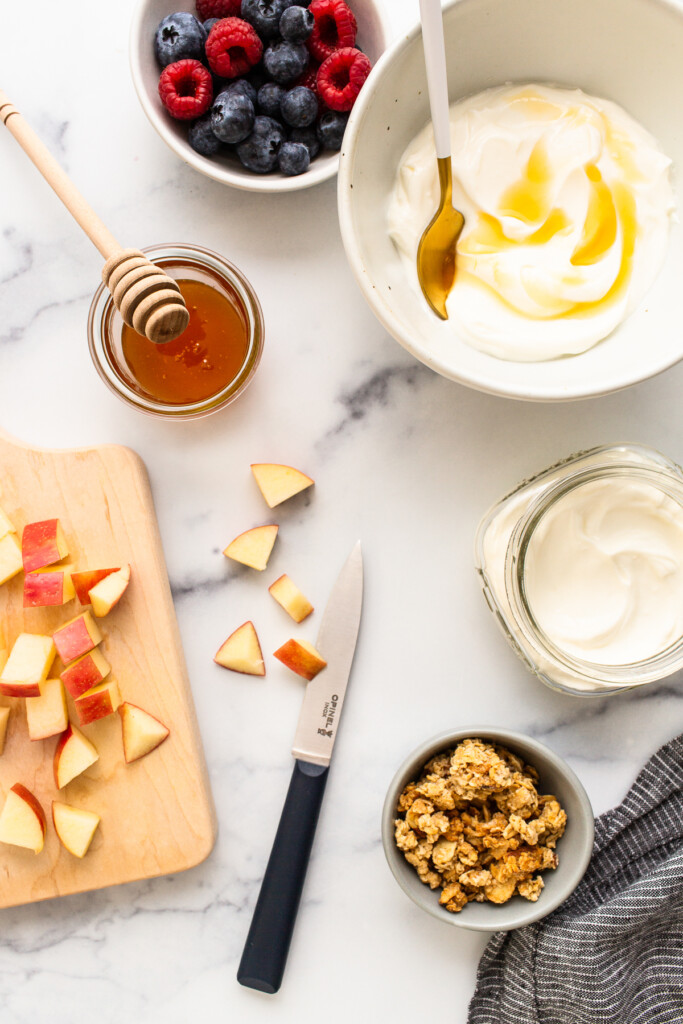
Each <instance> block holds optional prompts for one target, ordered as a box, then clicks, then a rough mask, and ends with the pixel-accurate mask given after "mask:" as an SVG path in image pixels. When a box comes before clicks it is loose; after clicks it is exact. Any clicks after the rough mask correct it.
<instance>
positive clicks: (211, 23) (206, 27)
mask: <svg viewBox="0 0 683 1024" xmlns="http://www.w3.org/2000/svg"><path fill="white" fill-rule="evenodd" d="M220 20H221V19H220V18H207V19H206V21H203V22H202V26H203V28H204V31H205V32H206V34H207V36H208V34H209V32H210V31H211V29H212V28H213V26H214V25H215V24H216V22H217V21H220Z"/></svg>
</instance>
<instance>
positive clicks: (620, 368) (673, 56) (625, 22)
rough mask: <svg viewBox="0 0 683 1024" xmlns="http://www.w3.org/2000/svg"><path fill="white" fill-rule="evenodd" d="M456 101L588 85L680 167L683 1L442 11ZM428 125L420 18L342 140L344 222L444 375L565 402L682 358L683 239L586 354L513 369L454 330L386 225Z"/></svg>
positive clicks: (360, 257) (532, 2)
mask: <svg viewBox="0 0 683 1024" xmlns="http://www.w3.org/2000/svg"><path fill="white" fill-rule="evenodd" d="M444 24H445V33H446V52H447V56H448V86H449V93H450V99H451V102H454V101H455V100H457V99H460V98H462V97H464V96H467V95H471V94H473V93H476V92H479V91H480V90H482V89H487V88H489V87H491V86H494V85H501V84H503V83H506V82H540V83H550V84H556V85H560V86H565V87H579V88H581V89H583V90H584V91H585V92H588V93H592V94H594V95H597V96H603V97H606V98H607V99H611V100H615V101H616V102H617V103H619V104H621V106H623V107H624V108H625V109H626V111H627V112H628V113H630V114H631V115H632V116H633V117H635V118H636V119H637V120H638V121H640V122H641V124H643V125H644V127H645V128H647V129H648V130H649V131H650V132H652V134H653V135H654V136H655V137H656V138H657V139H658V140H659V142H660V144H661V145H662V147H663V148H664V150H665V151H666V153H667V154H668V155H669V156H670V157H672V159H673V161H674V185H675V184H676V181H675V172H676V169H677V168H678V167H680V166H683V59H682V55H683V6H680V5H678V4H677V3H675V2H668V0H514V2H513V0H455V2H453V3H450V4H448V5H447V6H446V7H445V8H444ZM428 120H429V104H428V97H427V83H426V76H425V69H424V57H423V50H422V38H421V34H420V29H419V26H417V27H416V28H415V29H414V30H413V31H412V32H410V33H409V34H408V35H407V36H405V37H403V38H402V39H400V40H399V41H398V42H397V43H395V44H394V46H393V47H391V49H389V50H387V52H386V53H385V54H384V56H383V57H382V59H381V60H380V62H379V64H378V65H377V67H376V68H375V70H374V72H373V75H372V78H371V79H369V80H368V82H367V83H366V86H365V88H364V90H363V92H362V93H361V95H360V96H359V98H358V101H357V102H356V105H355V107H354V109H353V111H352V114H351V118H350V120H349V125H348V128H347V130H346V135H345V138H344V145H343V152H342V160H341V165H340V170H339V217H340V222H341V230H342V238H343V240H344V246H345V248H346V254H347V257H348V259H349V263H350V265H351V268H352V270H353V272H354V274H355V276H356V279H357V281H358V283H359V284H360V287H361V289H362V291H363V294H364V295H365V298H366V299H367V301H368V303H369V304H370V306H371V308H372V310H373V312H374V313H375V315H376V316H377V317H378V319H379V320H380V321H381V323H382V324H383V325H384V326H385V327H386V329H387V330H388V331H389V333H390V334H392V335H393V336H394V338H396V340H397V341H399V342H400V343H401V344H402V345H403V346H404V347H405V348H406V349H408V351H409V352H412V354H413V355H414V356H416V357H417V358H418V359H419V360H421V362H423V363H425V364H426V365H427V366H430V367H432V369H434V370H436V371H437V372H438V373H441V374H443V375H444V376H445V377H450V378H451V379H452V380H456V381H459V382H460V383H462V384H466V385H468V386H469V387H473V388H477V389H478V390H480V391H486V392H489V393H491V394H496V395H505V396H508V397H512V398H522V399H528V400H533V401H565V400H569V399H576V398H585V397H588V396H592V395H602V394H606V393H608V392H611V391H617V390H619V389H620V388H624V387H627V386H628V385H630V384H634V383H635V382H637V381H640V380H644V379H645V378H647V377H651V376H653V375H654V374H656V373H659V372H661V371H662V370H665V369H667V367H669V366H672V365H673V364H674V363H676V362H678V361H679V360H680V359H681V358H682V357H683V316H682V314H681V294H682V292H683V233H682V231H681V228H680V226H679V225H678V224H675V225H674V226H673V230H672V232H671V240H670V245H669V251H668V255H667V259H666V263H665V265H664V267H663V269H662V271H661V273H660V275H659V277H658V278H657V281H656V282H655V284H654V286H653V287H652V289H651V290H650V291H649V292H648V294H647V295H646V297H645V300H644V301H643V302H642V303H641V306H640V308H638V309H637V310H636V311H635V312H634V313H633V314H632V315H631V316H630V317H629V318H628V319H627V320H626V321H625V322H624V323H623V324H621V326H620V327H619V328H618V329H617V330H616V331H614V333H613V334H612V335H611V336H610V337H609V338H607V339H605V340H604V341H603V342H601V343H600V344H598V345H596V346H595V347H594V348H592V349H590V350H589V351H588V352H585V353H583V354H581V355H577V356H571V357H567V358H564V359H558V360H551V361H546V362H540V363H514V362H508V361H505V360H500V359H496V358H494V357H493V356H489V355H486V354H485V353H483V352H479V351H477V350H476V349H474V348H471V347H470V346H469V345H466V344H465V343H464V342H462V341H460V340H459V339H457V338H455V337H454V336H453V334H452V332H451V330H450V329H449V328H448V326H447V325H446V324H444V323H442V322H441V321H439V320H438V319H437V318H436V317H435V316H434V314H433V313H432V312H431V311H430V310H429V308H428V306H427V304H426V302H425V301H424V299H423V298H422V296H421V295H419V294H418V293H417V290H414V289H413V288H412V287H411V286H410V285H409V284H408V281H407V276H406V274H405V272H404V270H403V268H402V266H401V262H400V259H399V256H398V254H397V252H396V250H395V249H394V246H393V244H392V242H391V239H390V238H389V235H388V232H387V224H386V204H387V197H388V195H389V192H390V190H391V188H392V186H393V182H394V176H395V173H396V168H397V166H398V162H399V159H400V157H401V155H402V153H403V151H404V149H405V147H406V146H407V145H408V143H409V142H410V141H411V139H412V138H413V137H414V136H415V135H416V134H417V132H418V131H419V130H420V129H421V128H422V127H424V125H425V124H426V123H427V122H428Z"/></svg>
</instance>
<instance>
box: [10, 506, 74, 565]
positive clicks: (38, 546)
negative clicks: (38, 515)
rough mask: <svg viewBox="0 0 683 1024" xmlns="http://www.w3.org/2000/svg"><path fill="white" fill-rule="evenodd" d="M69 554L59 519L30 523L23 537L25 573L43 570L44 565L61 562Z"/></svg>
mask: <svg viewBox="0 0 683 1024" xmlns="http://www.w3.org/2000/svg"><path fill="white" fill-rule="evenodd" d="M68 554H69V548H68V546H67V543H66V540H65V538H64V534H63V532H62V527H61V525H60V523H59V519H44V520H42V522H39V523H29V524H28V526H25V527H24V532H23V533H22V535H21V555H22V560H23V563H24V572H33V571H34V570H35V569H42V568H43V566H44V565H53V564H54V563H55V562H61V560H62V559H63V558H66V556H67V555H68Z"/></svg>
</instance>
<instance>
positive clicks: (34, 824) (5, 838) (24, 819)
mask: <svg viewBox="0 0 683 1024" xmlns="http://www.w3.org/2000/svg"><path fill="white" fill-rule="evenodd" d="M45 829H46V821H45V813H44V811H43V808H42V807H41V806H40V804H39V803H38V801H37V800H36V798H35V797H34V795H33V793H31V792H29V790H28V789H26V787H25V786H22V784H21V783H20V782H17V783H15V784H14V785H13V786H12V788H11V789H10V791H9V793H8V794H7V799H6V800H5V805H4V807H3V808H2V813H1V814H0V842H1V843H10V845H12V846H23V847H25V848H26V849H27V850H33V852H34V853H40V851H41V850H42V849H43V845H44V843H45Z"/></svg>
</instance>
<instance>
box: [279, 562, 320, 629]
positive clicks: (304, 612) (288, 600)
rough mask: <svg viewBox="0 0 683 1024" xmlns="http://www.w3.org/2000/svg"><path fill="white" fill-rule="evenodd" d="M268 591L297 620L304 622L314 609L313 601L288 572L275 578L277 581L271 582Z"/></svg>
mask: <svg viewBox="0 0 683 1024" xmlns="http://www.w3.org/2000/svg"><path fill="white" fill-rule="evenodd" d="M268 592H269V593H270V594H271V595H272V596H273V597H274V598H275V600H276V601H277V603H278V604H279V605H280V606H281V607H282V608H284V610H285V611H286V612H287V614H288V615H291V617H292V618H293V619H294V621H295V622H303V621H304V619H305V618H307V617H308V616H309V615H310V614H311V612H312V611H313V605H312V604H311V602H310V601H309V600H308V598H307V597H305V596H304V595H303V594H302V593H301V591H300V590H299V588H298V587H297V585H296V584H295V583H293V582H292V580H291V579H290V578H289V576H288V575H287V573H285V574H284V575H283V576H280V577H279V579H277V580H275V583H271V585H270V586H269V587H268Z"/></svg>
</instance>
